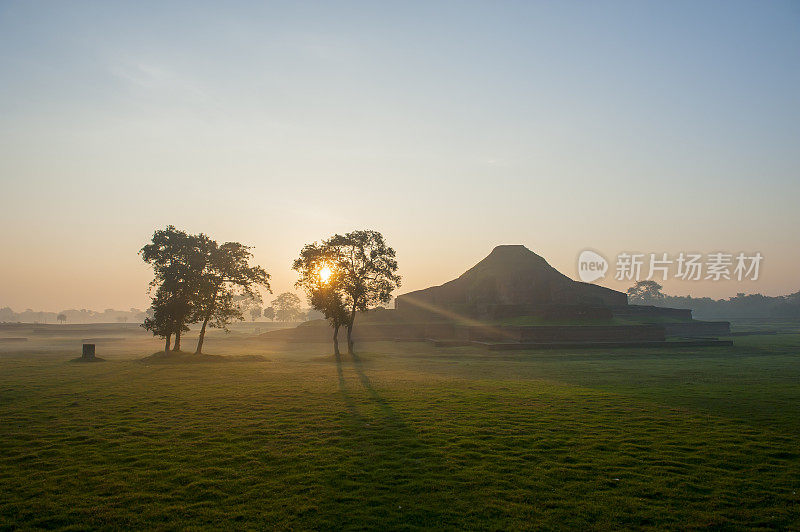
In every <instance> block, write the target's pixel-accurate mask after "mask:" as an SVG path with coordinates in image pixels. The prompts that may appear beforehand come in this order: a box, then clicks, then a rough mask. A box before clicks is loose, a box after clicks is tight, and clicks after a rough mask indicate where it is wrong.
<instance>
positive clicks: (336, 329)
mask: <svg viewBox="0 0 800 532" xmlns="http://www.w3.org/2000/svg"><path fill="white" fill-rule="evenodd" d="M333 354H334V355H336V356H337V357H338V356H339V355H340V354H341V353H339V326H338V325H334V326H333Z"/></svg>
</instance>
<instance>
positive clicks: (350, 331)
mask: <svg viewBox="0 0 800 532" xmlns="http://www.w3.org/2000/svg"><path fill="white" fill-rule="evenodd" d="M353 345H354V344H353V324H352V323H351V324H349V325H348V326H347V352H348V353H349V354H351V355H352V354H353Z"/></svg>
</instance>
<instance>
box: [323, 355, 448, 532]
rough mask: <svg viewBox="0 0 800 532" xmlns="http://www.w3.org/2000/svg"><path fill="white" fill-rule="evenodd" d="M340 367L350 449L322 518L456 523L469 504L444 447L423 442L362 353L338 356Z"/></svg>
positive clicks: (365, 524) (341, 523)
mask: <svg viewBox="0 0 800 532" xmlns="http://www.w3.org/2000/svg"><path fill="white" fill-rule="evenodd" d="M348 369H352V370H353V373H354V375H352V376H351V377H349V378H348V375H347V374H348V373H349V372H348V371H347V370H348ZM336 371H337V377H338V387H339V393H340V395H341V397H342V401H343V402H344V406H345V408H346V410H347V417H346V419H345V423H344V429H345V430H344V434H343V436H344V441H343V442H341V445H342V447H345V451H344V454H343V456H341V459H340V461H339V462H338V466H337V469H336V470H335V471H332V472H331V474H330V477H329V480H328V485H329V486H330V488H331V490H332V491H331V493H330V495H329V497H326V499H325V500H323V501H321V504H320V507H319V513H320V514H322V515H318V517H323V516H324V517H326V519H324V520H323V521H324V522H328V523H329V524H331V525H332V526H335V527H337V528H372V527H380V528H404V527H408V526H411V527H421V526H424V527H440V526H444V527H448V526H449V527H452V526H454V525H455V524H456V523H457V522H458V520H459V519H458V518H459V517H460V516H462V515H463V510H462V511H459V510H458V504H457V501H456V500H455V495H456V493H457V490H454V484H453V482H455V480H454V471H453V467H452V466H450V465H448V463H447V461H446V460H445V457H444V456H443V453H442V451H441V450H438V449H437V448H435V447H433V446H431V445H429V444H426V443H425V442H423V441H422V440H421V439H420V438H419V436H418V434H417V432H416V430H415V429H414V428H413V427H412V426H411V425H409V424H408V423H407V422H406V421H405V420H403V418H402V416H401V415H400V414H399V413H398V412H397V410H396V409H395V407H394V406H393V405H392V403H391V401H390V400H388V399H387V398H385V397H384V396H382V395H381V394H380V393H379V392H378V389H376V387H375V385H374V384H373V382H372V381H371V380H370V378H369V377H368V376H367V373H366V371H365V367H364V361H363V360H362V359H361V358H360V357H358V356H357V355H353V361H352V363H351V364H348V363H347V362H345V361H344V360H342V358H341V357H336ZM353 505H355V506H356V508H353V507H352V506H353Z"/></svg>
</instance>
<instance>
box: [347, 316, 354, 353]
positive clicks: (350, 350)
mask: <svg viewBox="0 0 800 532" xmlns="http://www.w3.org/2000/svg"><path fill="white" fill-rule="evenodd" d="M355 322H356V306H355V304H353V309H352V310H351V311H350V323H348V324H347V352H348V353H349V354H351V355H352V354H353V350H354V349H355V344H354V343H353V325H354V324H355Z"/></svg>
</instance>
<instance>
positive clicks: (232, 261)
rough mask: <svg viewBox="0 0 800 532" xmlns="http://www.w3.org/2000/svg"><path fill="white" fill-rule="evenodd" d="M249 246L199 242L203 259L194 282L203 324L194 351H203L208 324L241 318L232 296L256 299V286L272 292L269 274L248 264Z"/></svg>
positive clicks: (221, 325)
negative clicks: (196, 281)
mask: <svg viewBox="0 0 800 532" xmlns="http://www.w3.org/2000/svg"><path fill="white" fill-rule="evenodd" d="M250 249H251V248H250V247H248V246H245V245H243V244H240V243H238V242H225V243H224V244H217V243H216V242H215V241H213V240H211V239H206V240H204V241H203V242H202V244H201V250H202V255H203V259H204V260H203V268H202V270H201V273H200V276H199V282H198V290H197V308H198V317H199V319H201V320H202V322H203V325H202V326H201V328H200V336H199V338H198V340H197V349H196V350H195V353H196V354H200V353H202V351H203V341H204V339H205V335H206V327H207V326H208V325H211V326H212V327H219V328H222V329H225V330H227V325H228V323H230V322H231V320H233V319H238V320H241V319H244V317H243V316H242V310H241V308H240V307H239V305H237V304H236V303H235V298H236V296H245V297H246V298H248V299H252V300H254V301H257V302H260V301H261V294H260V293H259V288H261V287H263V288H266V290H267V291H269V292H270V293H272V290H271V289H270V286H269V274H268V273H267V272H266V271H264V269H263V268H262V267H261V266H250V264H249V262H250V259H251V258H252V257H253V254H252V253H251V252H250Z"/></svg>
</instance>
